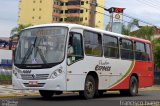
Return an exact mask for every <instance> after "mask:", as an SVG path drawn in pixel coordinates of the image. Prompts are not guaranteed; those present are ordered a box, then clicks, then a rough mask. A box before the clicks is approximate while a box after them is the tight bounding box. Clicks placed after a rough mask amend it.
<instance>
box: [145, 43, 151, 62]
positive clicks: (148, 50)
mask: <svg viewBox="0 0 160 106" xmlns="http://www.w3.org/2000/svg"><path fill="white" fill-rule="evenodd" d="M146 60H147V61H152V59H151V46H150V45H149V44H146Z"/></svg>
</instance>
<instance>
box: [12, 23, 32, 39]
mask: <svg viewBox="0 0 160 106" xmlns="http://www.w3.org/2000/svg"><path fill="white" fill-rule="evenodd" d="M29 26H32V25H31V24H27V25H22V24H20V25H19V26H18V27H14V28H13V29H12V30H11V33H10V35H11V38H12V37H15V36H17V37H19V33H20V32H21V31H22V30H23V29H25V28H27V27H29Z"/></svg>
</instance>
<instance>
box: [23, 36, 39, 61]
mask: <svg viewBox="0 0 160 106" xmlns="http://www.w3.org/2000/svg"><path fill="white" fill-rule="evenodd" d="M36 40H37V36H36V38H35V40H34V43H33V44H31V45H30V47H29V48H28V50H27V53H26V54H25V56H24V58H23V60H22V62H21V64H24V63H26V61H27V59H28V58H29V56H30V55H31V53H32V50H33V48H34V47H35V43H36Z"/></svg>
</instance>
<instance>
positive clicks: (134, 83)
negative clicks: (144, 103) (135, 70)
mask: <svg viewBox="0 0 160 106" xmlns="http://www.w3.org/2000/svg"><path fill="white" fill-rule="evenodd" d="M120 94H121V95H127V96H136V95H138V80H137V78H136V77H135V76H131V78H130V83H129V89H127V90H120Z"/></svg>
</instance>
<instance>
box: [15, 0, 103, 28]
mask: <svg viewBox="0 0 160 106" xmlns="http://www.w3.org/2000/svg"><path fill="white" fill-rule="evenodd" d="M93 3H98V5H101V6H104V4H105V0H20V3H19V19H18V24H32V25H37V24H46V23H77V24H82V25H87V26H91V27H97V28H100V29H103V26H104V25H103V24H104V15H103V14H99V13H98V12H101V13H104V9H103V8H100V7H96V6H95V5H93ZM96 11H98V12H96Z"/></svg>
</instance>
